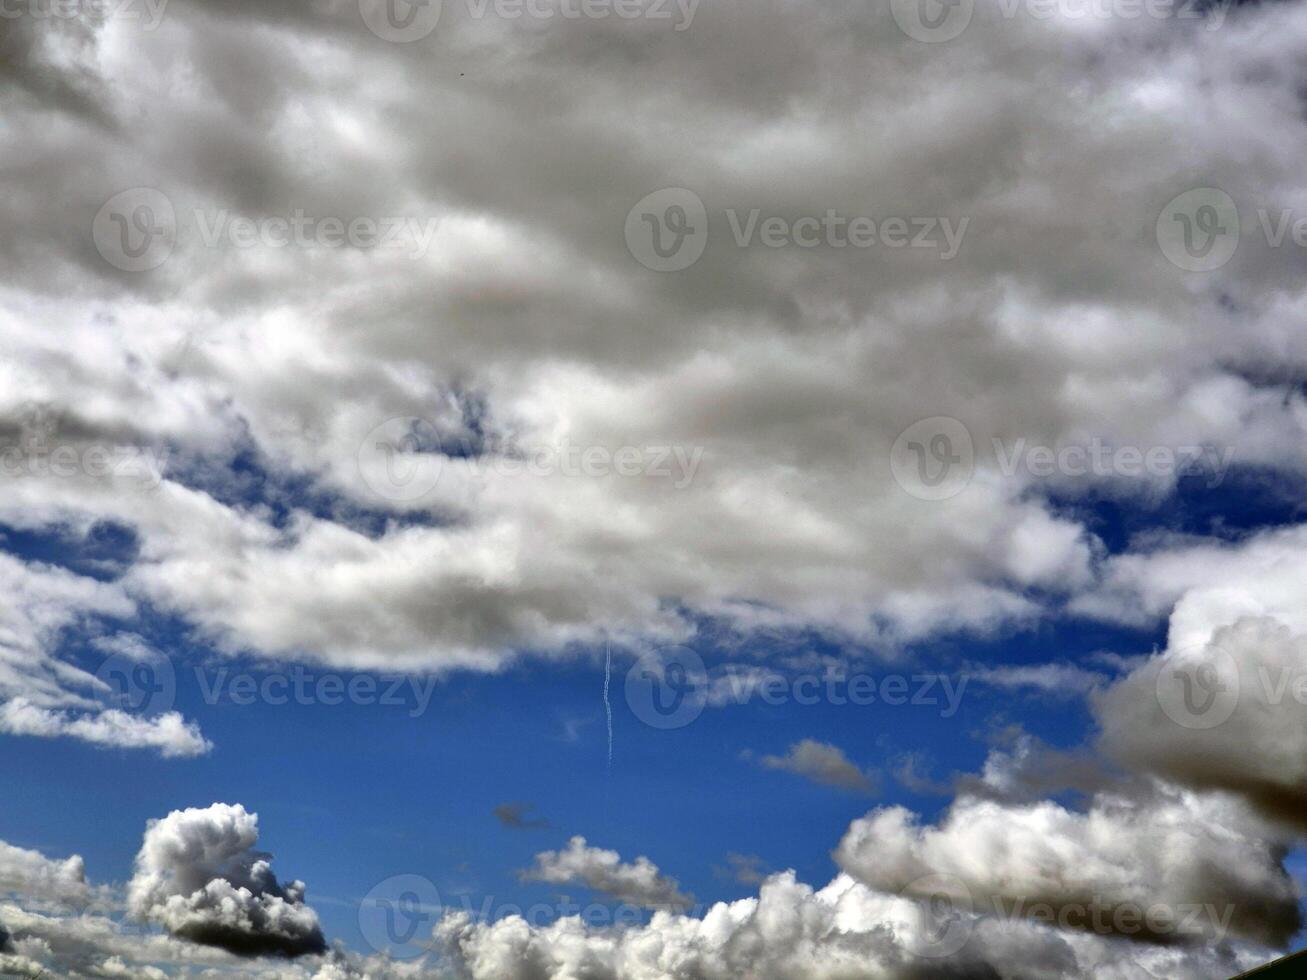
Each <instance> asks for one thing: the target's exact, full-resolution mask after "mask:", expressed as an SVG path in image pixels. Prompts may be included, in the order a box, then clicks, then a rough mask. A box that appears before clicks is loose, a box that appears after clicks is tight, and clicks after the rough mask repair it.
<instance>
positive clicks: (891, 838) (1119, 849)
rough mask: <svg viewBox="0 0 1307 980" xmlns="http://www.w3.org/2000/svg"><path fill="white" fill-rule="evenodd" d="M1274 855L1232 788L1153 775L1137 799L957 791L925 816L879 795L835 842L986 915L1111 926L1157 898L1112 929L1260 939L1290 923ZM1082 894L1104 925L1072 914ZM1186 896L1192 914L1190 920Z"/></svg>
mask: <svg viewBox="0 0 1307 980" xmlns="http://www.w3.org/2000/svg"><path fill="white" fill-rule="evenodd" d="M1284 855H1285V847H1284V846H1283V845H1281V844H1277V843H1274V842H1273V841H1268V840H1267V839H1266V834H1265V828H1264V827H1262V826H1260V825H1259V824H1258V822H1257V821H1256V820H1255V819H1253V818H1251V816H1250V815H1249V814H1248V813H1247V812H1246V810H1245V809H1244V808H1243V807H1242V806H1241V805H1240V804H1239V803H1238V802H1237V801H1232V800H1229V799H1225V798H1222V797H1219V796H1203V795H1199V794H1195V793H1192V792H1189V791H1186V790H1177V789H1174V788H1165V787H1157V788H1156V790H1155V792H1154V793H1152V794H1150V795H1148V796H1145V797H1143V798H1132V797H1128V796H1123V795H1118V794H1114V793H1110V792H1103V793H1100V794H1098V795H1097V796H1095V797H1094V799H1093V801H1092V803H1091V805H1090V807H1089V808H1088V810H1087V811H1086V812H1083V813H1080V812H1076V811H1073V810H1069V809H1067V808H1065V807H1063V806H1061V805H1059V804H1057V803H1055V802H1053V801H1050V800H1044V801H1040V802H1037V803H1028V804H1022V803H1003V802H1000V801H995V800H982V799H978V798H974V797H965V796H964V797H960V798H959V799H957V800H955V801H954V802H953V804H952V805H951V806H950V807H949V809H948V811H947V813H946V814H945V815H944V817H942V818H941V820H940V822H939V823H938V824H936V825H931V826H922V825H921V824H920V823H919V822H918V818H917V817H916V815H914V814H912V813H911V812H909V811H908V810H906V809H904V808H903V807H886V808H883V809H880V810H877V811H874V812H873V813H871V814H869V815H868V816H866V817H863V818H861V819H859V820H855V821H854V822H853V824H852V825H851V826H850V827H849V830H848V831H847V833H846V834H845V835H844V838H843V839H842V840H841V841H840V844H839V847H838V848H837V849H836V851H835V859H836V862H837V863H838V864H839V865H840V867H841V868H843V869H844V870H845V871H846V872H847V873H849V874H851V875H853V876H854V877H855V878H857V879H858V880H859V881H862V882H865V883H866V884H868V885H870V886H872V887H874V888H876V889H878V890H881V891H889V892H897V891H900V890H909V891H910V890H911V889H912V888H913V885H914V883H916V882H921V881H930V880H931V876H935V875H945V876H949V877H950V878H951V879H955V880H957V881H958V882H960V883H961V884H962V885H963V886H965V888H966V890H967V892H968V894H969V896H970V899H971V900H972V901H973V902H974V903H975V906H976V907H977V908H978V909H982V908H983V909H985V910H986V911H987V912H989V913H990V914H1000V915H1009V914H1013V911H1014V910H1015V911H1016V913H1017V914H1021V911H1020V910H1021V909H1023V908H1024V909H1030V908H1032V907H1037V906H1047V907H1049V908H1050V909H1051V910H1052V912H1053V913H1054V914H1056V915H1061V914H1062V911H1063V910H1069V911H1068V912H1067V920H1068V922H1069V924H1070V927H1072V928H1089V929H1094V928H1108V929H1112V930H1114V931H1117V930H1116V927H1115V925H1114V924H1115V923H1117V922H1118V921H1120V920H1119V918H1118V916H1117V915H1116V911H1115V910H1117V909H1119V908H1123V907H1125V908H1129V909H1131V910H1132V912H1134V913H1135V914H1137V915H1139V916H1142V915H1143V913H1144V912H1145V910H1147V909H1149V908H1150V907H1153V906H1157V907H1159V908H1161V909H1164V910H1166V911H1167V913H1168V914H1169V919H1168V920H1167V921H1166V922H1165V923H1164V928H1162V929H1160V930H1159V929H1151V928H1145V926H1144V925H1141V924H1140V923H1139V922H1138V921H1134V922H1132V923H1131V930H1132V931H1131V932H1128V933H1126V932H1124V930H1121V932H1122V934H1128V935H1131V936H1133V937H1134V938H1146V939H1150V940H1152V941H1157V942H1220V941H1221V940H1223V939H1225V938H1226V935H1227V932H1229V933H1233V934H1234V935H1238V936H1242V937H1244V938H1246V939H1249V940H1251V941H1253V942H1255V943H1258V944H1261V945H1266V946H1282V945H1283V944H1284V943H1286V942H1287V941H1288V940H1289V938H1290V937H1291V936H1293V935H1294V934H1295V933H1296V932H1297V931H1298V929H1299V928H1301V926H1302V919H1301V914H1300V912H1299V908H1298V900H1299V896H1298V891H1297V888H1296V886H1295V885H1294V883H1293V880H1292V879H1291V878H1290V877H1289V876H1288V874H1287V873H1286V872H1285V870H1284V867H1283V865H1282V863H1281V862H1282V861H1283V858H1284ZM1095 905H1096V906H1098V907H1101V908H1102V909H1104V910H1105V912H1104V915H1103V918H1102V920H1101V921H1102V922H1104V923H1106V924H1107V925H1106V926H1099V925H1097V923H1095V922H1091V921H1090V920H1089V918H1088V917H1086V916H1085V915H1083V914H1082V910H1084V909H1087V908H1090V907H1092V906H1095ZM1191 906H1192V907H1195V908H1198V909H1200V910H1202V911H1203V914H1199V915H1196V916H1193V917H1192V919H1191V918H1190V917H1189V915H1188V909H1189V908H1190V907H1191ZM1160 921H1161V920H1159V922H1160Z"/></svg>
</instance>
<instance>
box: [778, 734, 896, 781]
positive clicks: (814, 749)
mask: <svg viewBox="0 0 1307 980" xmlns="http://www.w3.org/2000/svg"><path fill="white" fill-rule="evenodd" d="M758 762H759V764H760V765H762V766H764V767H766V768H768V769H779V770H781V771H782V772H788V773H793V774H794V775H796V776H802V777H803V778H804V779H808V780H811V781H812V782H814V783H820V784H821V785H823V786H837V787H839V788H840V789H847V790H853V791H854V792H859V793H870V792H871V791H872V788H873V783H872V780H871V777H870V776H869V775H868V774H867V773H866V772H864V771H863V770H861V769H859V768H858V767H857V766H855V765H854V764H853V763H852V762H850V761H849V758H848V756H846V755H845V754H844V752H843V751H842V750H841V749H839V748H837V747H835V746H834V745H831V744H829V743H827V742H818V741H816V740H815V739H811V738H805V739H802V740H800V741H798V742H795V743H794V744H793V745H791V746H790V748H789V751H787V752H786V753H785V754H784V755H781V756H776V755H764V756H763V757H762V758H761V759H759V760H758Z"/></svg>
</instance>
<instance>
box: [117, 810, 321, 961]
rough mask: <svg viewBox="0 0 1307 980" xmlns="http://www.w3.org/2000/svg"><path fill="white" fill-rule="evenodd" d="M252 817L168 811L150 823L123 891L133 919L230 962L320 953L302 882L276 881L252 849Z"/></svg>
mask: <svg viewBox="0 0 1307 980" xmlns="http://www.w3.org/2000/svg"><path fill="white" fill-rule="evenodd" d="M258 840H259V830H258V816H257V814H252V813H249V812H247V811H246V810H245V808H244V807H242V806H241V805H239V804H236V805H230V804H226V803H215V804H213V805H212V806H210V807H208V808H206V809H188V810H174V811H173V812H172V813H170V814H168V816H166V817H164V818H162V819H160V820H154V821H151V822H150V825H149V826H148V827H147V829H146V831H145V840H144V842H143V843H142V845H141V850H140V853H139V854H138V855H137V856H136V871H135V874H134V875H133V877H132V880H131V882H130V883H129V884H128V887H127V897H128V905H129V907H130V909H131V912H132V914H133V915H134V916H136V917H137V918H140V919H143V920H147V921H151V922H157V923H159V924H161V925H163V926H164V927H165V928H166V929H167V930H168V931H169V932H170V933H171V934H172V935H174V936H177V937H180V938H183V939H187V940H189V941H191V942H195V943H199V944H201V945H208V946H217V947H219V948H221V949H225V950H228V951H230V952H232V953H236V954H237V955H244V956H257V955H279V956H286V957H294V956H300V955H303V954H306V953H321V952H323V951H325V949H326V942H325V940H324V939H323V936H322V930H321V928H320V927H319V925H318V916H317V913H316V912H314V911H313V909H311V908H310V907H309V906H307V905H305V904H304V883H303V882H300V881H291V882H287V883H281V882H278V880H277V878H276V876H275V875H274V874H273V872H272V867H271V863H270V862H271V855H269V854H266V853H264V852H262V851H258V850H255V845H256V844H257V843H258Z"/></svg>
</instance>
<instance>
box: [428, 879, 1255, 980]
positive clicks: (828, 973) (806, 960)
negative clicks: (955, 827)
mask: <svg viewBox="0 0 1307 980" xmlns="http://www.w3.org/2000/svg"><path fill="white" fill-rule="evenodd" d="M957 914H958V916H959V918H957V919H949V920H943V921H941V920H940V919H938V918H935V917H934V916H933V914H932V912H931V910H930V908H929V906H927V905H926V904H925V903H922V902H918V901H915V900H913V899H911V898H907V897H902V896H899V895H886V894H882V893H879V892H876V891H873V890H872V889H870V888H867V887H866V886H865V885H862V884H859V883H858V882H856V881H854V880H853V879H852V878H850V877H849V876H847V875H840V876H838V877H837V878H836V879H835V880H834V881H832V882H831V883H830V884H829V885H827V886H826V887H825V888H822V889H820V890H814V889H813V888H811V887H809V886H807V885H804V884H803V883H801V882H799V881H797V880H796V879H795V876H794V874H793V872H786V873H783V874H778V875H775V876H773V877H771V878H769V879H768V880H767V881H766V882H764V883H763V885H762V887H761V889H760V890H759V893H758V895H757V897H755V898H747V899H741V900H740V901H737V902H731V903H720V904H717V905H714V906H713V907H712V908H711V909H709V910H708V912H707V913H706V914H705V915H704V916H703V917H702V918H691V917H687V916H681V915H676V914H674V913H668V912H658V913H655V915H654V916H653V918H652V920H651V921H650V922H649V923H648V925H646V926H641V927H634V928H629V929H596V928H590V927H588V926H586V925H585V924H584V923H583V922H582V921H581V919H579V918H577V917H570V918H565V919H561V920H559V921H558V922H556V923H554V924H552V925H549V926H544V927H538V926H531V925H529V924H528V923H527V922H525V921H524V920H523V919H521V918H520V917H517V916H509V917H507V918H504V919H500V920H499V921H497V922H494V923H480V922H476V921H474V920H473V919H472V918H471V916H470V915H469V914H468V913H466V912H453V913H449V914H448V915H446V917H445V918H444V919H443V920H442V922H441V923H440V924H439V925H438V926H437V928H436V938H437V940H438V941H439V942H440V943H441V944H442V947H443V949H444V950H445V952H446V954H447V955H448V956H449V958H450V959H451V961H452V962H453V964H454V966H455V967H456V968H457V969H458V970H459V972H460V975H461V976H464V977H468V978H471V980H565V978H567V977H576V976H585V977H593V978H595V980H666V978H667V977H695V978H702V980H735V978H737V977H743V976H747V977H754V978H757V980H830V978H833V977H850V978H853V977H856V978H858V980H925V978H927V977H930V978H939V977H956V978H959V980H961V978H972V977H975V978H981V977H984V978H994V977H1000V976H1020V977H1029V978H1031V980H1058V978H1063V977H1067V976H1078V977H1089V976H1093V977H1109V978H1113V980H1126V978H1130V977H1138V976H1167V977H1177V978H1185V980H1199V978H1203V977H1211V976H1220V975H1226V974H1228V973H1230V972H1237V971H1238V970H1240V969H1243V968H1246V967H1247V966H1250V965H1252V964H1253V963H1255V962H1257V957H1258V955H1259V952H1258V951H1257V950H1256V949H1255V948H1251V947H1247V946H1239V945H1238V944H1224V945H1222V946H1219V947H1212V948H1192V949H1181V948H1168V947H1162V946H1145V945H1141V944H1136V943H1128V942H1125V941H1122V940H1119V939H1113V938H1110V937H1103V936H1095V935H1089V934H1077V933H1067V932H1061V931H1058V930H1056V929H1051V928H1048V927H1046V926H1043V925H1039V924H1036V923H1033V922H1027V921H1023V920H1020V919H1014V918H1009V919H994V918H988V919H979V918H972V917H970V916H967V915H964V914H963V913H961V912H958V913H957ZM941 925H943V930H942V931H941ZM953 929H957V930H960V931H959V932H958V934H957V936H956V939H955V938H954V937H951V936H949V939H948V942H949V945H950V946H951V945H952V944H953V943H954V942H956V943H957V945H956V947H954V948H951V949H950V948H946V947H941V946H940V945H939V942H940V940H941V937H944V936H948V933H949V931H950V930H953Z"/></svg>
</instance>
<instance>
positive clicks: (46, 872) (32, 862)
mask: <svg viewBox="0 0 1307 980" xmlns="http://www.w3.org/2000/svg"><path fill="white" fill-rule="evenodd" d="M6 893H8V894H18V895H22V896H24V897H25V898H27V899H38V900H53V901H56V902H63V903H81V902H85V901H87V900H88V899H89V898H90V897H91V889H90V886H89V885H88V884H87V881H86V864H85V862H84V861H83V860H82V858H81V856H80V855H77V854H74V855H73V856H72V857H70V858H66V859H65V860H63V861H52V860H50V859H49V858H47V857H46V856H45V855H44V854H41V853H40V852H39V851H31V850H26V849H24V848H21V847H14V846H13V845H12V844H6V843H5V842H4V841H0V894H6ZM3 945H4V944H3V943H0V948H2V947H3Z"/></svg>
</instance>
